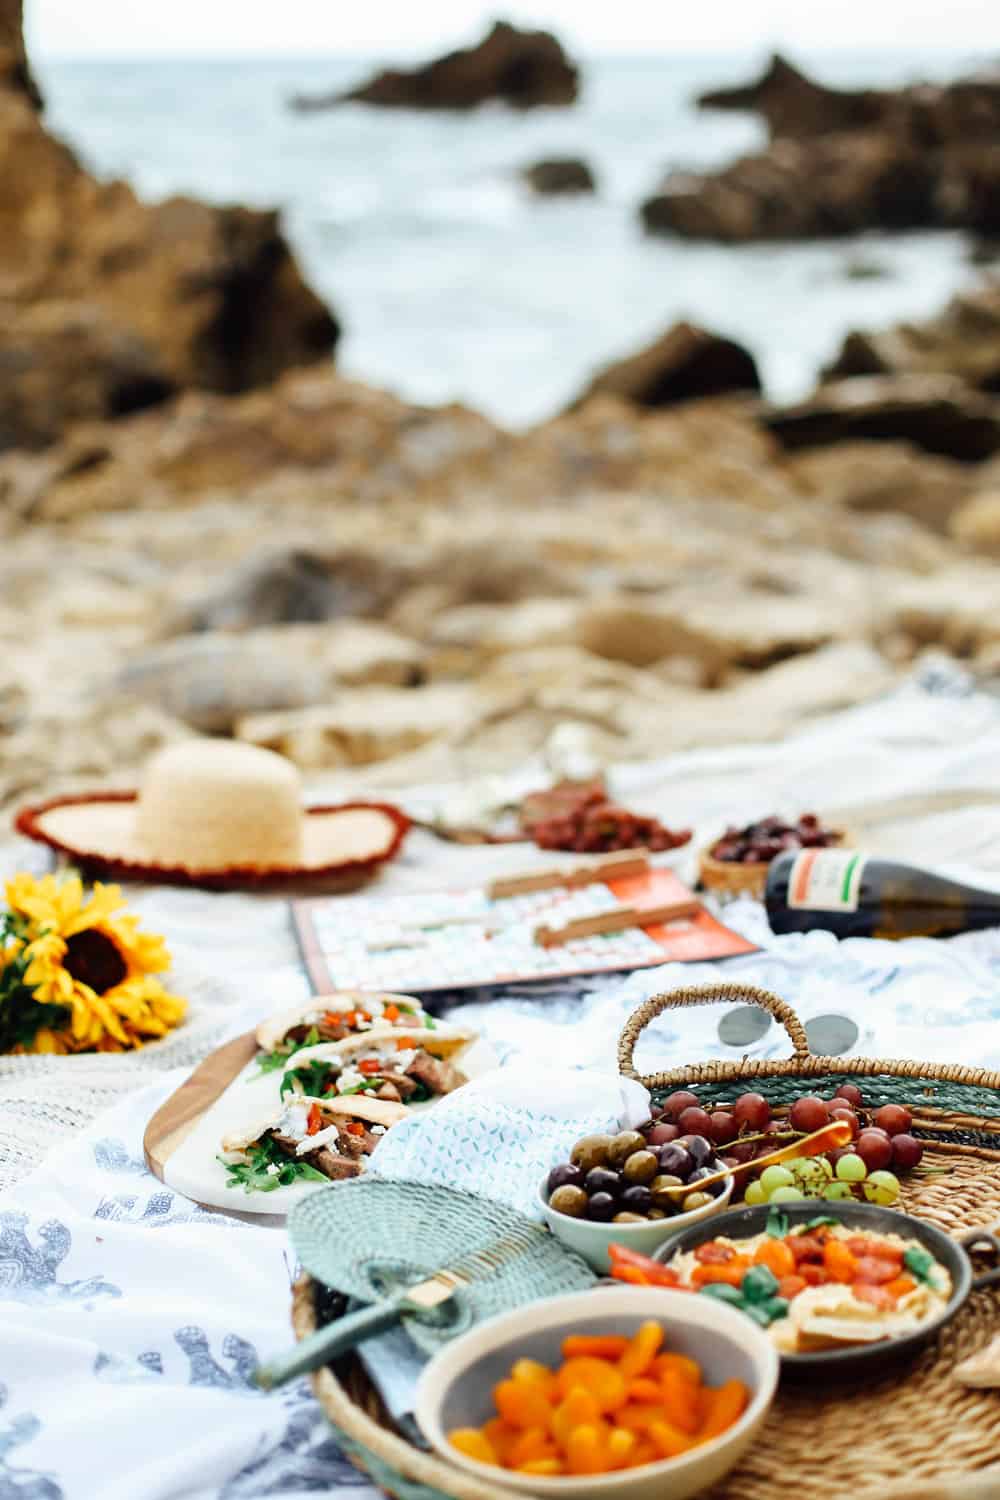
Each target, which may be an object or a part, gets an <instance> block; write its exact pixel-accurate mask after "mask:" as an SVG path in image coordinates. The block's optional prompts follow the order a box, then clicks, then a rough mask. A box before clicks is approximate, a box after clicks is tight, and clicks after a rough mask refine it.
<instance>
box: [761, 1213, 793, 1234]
mask: <svg viewBox="0 0 1000 1500" xmlns="http://www.w3.org/2000/svg"><path fill="white" fill-rule="evenodd" d="M764 1228H765V1229H766V1230H767V1232H768V1234H769V1235H771V1236H772V1237H773V1238H774V1239H776V1240H782V1239H784V1237H785V1235H786V1234H787V1233H788V1215H787V1214H783V1213H782V1212H781V1209H780V1208H772V1209H770V1211H769V1212H768V1215H767V1223H766V1224H765V1225H764Z"/></svg>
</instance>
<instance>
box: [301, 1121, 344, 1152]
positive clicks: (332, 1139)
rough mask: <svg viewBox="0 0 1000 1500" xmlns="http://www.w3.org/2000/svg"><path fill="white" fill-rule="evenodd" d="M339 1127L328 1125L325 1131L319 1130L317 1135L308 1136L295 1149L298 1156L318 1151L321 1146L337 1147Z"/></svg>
mask: <svg viewBox="0 0 1000 1500" xmlns="http://www.w3.org/2000/svg"><path fill="white" fill-rule="evenodd" d="M336 1144H337V1126H336V1125H327V1126H326V1127H325V1128H324V1129H323V1130H317V1132H316V1134H315V1135H307V1136H306V1138H305V1140H304V1141H299V1144H298V1145H297V1146H296V1148H295V1155H296V1156H304V1155H305V1154H306V1152H307V1151H318V1150H319V1148H320V1146H336Z"/></svg>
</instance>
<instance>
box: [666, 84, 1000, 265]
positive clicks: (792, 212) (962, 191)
mask: <svg viewBox="0 0 1000 1500" xmlns="http://www.w3.org/2000/svg"><path fill="white" fill-rule="evenodd" d="M699 103H701V104H703V105H706V106H710V107H712V108H716V109H719V108H722V109H753V110H756V111H758V112H760V113H761V114H762V115H763V116H764V118H765V119H766V120H767V122H768V125H769V127H770V131H771V136H772V141H771V145H770V146H769V148H768V149H767V150H766V151H763V152H760V153H758V154H756V155H753V156H746V157H743V158H741V159H740V160H739V161H736V162H734V163H732V164H731V165H730V166H728V167H725V168H723V169H722V170H721V171H718V172H707V173H692V172H681V171H674V172H672V173H670V174H669V175H668V176H667V177H666V179H665V180H664V181H663V183H662V184H661V186H660V187H659V189H658V190H657V192H656V193H655V194H653V196H652V197H651V198H649V199H647V200H646V202H645V203H643V204H642V206H641V210H640V213H641V217H642V221H643V224H644V225H645V228H646V229H647V231H649V232H650V233H653V234H678V235H684V236H688V237H692V238H697V239H715V240H725V241H733V242H739V241H745V240H759V239H804V238H814V237H827V236H831V235H845V234H856V233H859V232H860V231H862V230H865V229H884V230H899V229H917V228H951V229H956V228H957V229H969V230H972V231H974V232H976V233H977V234H982V235H989V234H991V233H994V232H996V229H997V227H998V225H1000V149H998V148H1000V72H998V73H997V74H995V75H992V74H991V75H985V74H984V75H981V76H978V77H973V78H968V79H963V80H960V81H959V82H957V83H954V84H948V85H934V86H932V85H916V86H913V87H911V88H905V89H899V90H877V89H865V90H840V89H829V88H826V87H825V86H824V85H822V84H818V83H814V82H813V81H812V79H810V78H807V77H806V76H805V74H803V73H801V72H799V71H798V69H796V68H795V67H793V66H792V65H791V64H790V63H788V62H787V61H786V60H785V59H784V58H781V57H775V58H773V59H772V61H771V64H770V67H769V68H768V69H767V71H766V72H765V74H764V75H763V77H762V78H760V79H759V80H758V81H757V82H755V83H753V84H750V85H748V86H746V87H744V88H737V89H722V90H716V91H713V92H711V93H709V94H704V95H702V96H701V99H700V100H699Z"/></svg>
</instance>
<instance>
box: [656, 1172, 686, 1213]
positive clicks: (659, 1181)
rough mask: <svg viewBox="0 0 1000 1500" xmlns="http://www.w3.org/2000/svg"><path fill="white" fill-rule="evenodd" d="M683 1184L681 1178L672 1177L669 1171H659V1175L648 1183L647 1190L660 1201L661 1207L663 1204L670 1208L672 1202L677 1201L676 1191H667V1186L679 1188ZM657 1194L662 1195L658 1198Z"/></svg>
mask: <svg viewBox="0 0 1000 1500" xmlns="http://www.w3.org/2000/svg"><path fill="white" fill-rule="evenodd" d="M683 1186H684V1180H683V1178H681V1177H674V1176H673V1175H672V1174H671V1173H669V1172H661V1173H660V1175H659V1176H658V1177H654V1178H653V1180H652V1182H651V1183H650V1184H649V1191H650V1192H651V1193H652V1195H653V1198H654V1199H656V1200H657V1201H658V1202H659V1203H660V1207H661V1208H662V1207H664V1206H665V1207H667V1208H670V1207H671V1205H672V1204H674V1203H676V1202H677V1201H678V1198H677V1194H676V1193H668V1192H667V1188H679V1187H683ZM657 1194H661V1195H662V1197H661V1198H659V1199H658V1198H657Z"/></svg>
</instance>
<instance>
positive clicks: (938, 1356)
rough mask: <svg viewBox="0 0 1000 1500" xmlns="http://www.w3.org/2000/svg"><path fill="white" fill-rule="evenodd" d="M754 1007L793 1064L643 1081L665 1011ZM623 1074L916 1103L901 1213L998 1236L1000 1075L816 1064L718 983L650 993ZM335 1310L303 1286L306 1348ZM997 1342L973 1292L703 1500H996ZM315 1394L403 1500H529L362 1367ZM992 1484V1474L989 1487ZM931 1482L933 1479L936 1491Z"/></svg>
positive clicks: (712, 1095) (788, 1421)
mask: <svg viewBox="0 0 1000 1500" xmlns="http://www.w3.org/2000/svg"><path fill="white" fill-rule="evenodd" d="M720 1002H721V1003H727V1004H745V1005H756V1006H760V1007H762V1008H763V1009H764V1010H766V1011H768V1012H769V1013H770V1014H771V1015H772V1016H773V1017H774V1019H775V1020H777V1021H778V1022H780V1024H781V1025H782V1026H783V1027H784V1028H785V1030H786V1031H787V1033H788V1035H789V1038H790V1040H791V1044H792V1056H791V1057H790V1058H788V1059H786V1060H764V1059H762V1060H751V1059H748V1058H744V1059H742V1060H741V1061H739V1062H709V1063H703V1064H697V1065H692V1066H688V1067H683V1068H677V1069H673V1070H671V1071H667V1072H660V1073H653V1074H648V1075H642V1074H640V1073H639V1072H638V1071H637V1070H636V1067H635V1056H634V1054H635V1047H636V1043H637V1041H638V1039H639V1037H640V1035H641V1033H642V1031H643V1030H644V1029H645V1027H646V1026H647V1025H649V1023H650V1022H651V1021H652V1020H653V1019H654V1018H655V1017H656V1016H658V1015H660V1014H661V1013H662V1012H663V1011H665V1010H675V1009H678V1008H681V1007H685V1006H692V1005H707V1004H716V1003H720ZM618 1062H619V1067H620V1070H621V1072H622V1073H623V1074H625V1075H626V1076H627V1077H629V1078H638V1079H639V1080H640V1081H641V1082H642V1083H644V1084H645V1085H646V1086H647V1088H649V1089H650V1090H651V1092H652V1093H653V1095H654V1097H657V1096H660V1095H662V1094H663V1093H665V1092H666V1091H668V1090H670V1089H673V1088H678V1087H680V1086H683V1087H685V1088H689V1089H691V1090H692V1092H693V1093H695V1094H697V1095H698V1097H699V1098H700V1099H701V1100H702V1101H703V1102H704V1103H706V1104H712V1105H714V1104H716V1103H724V1102H731V1101H732V1100H733V1099H734V1098H735V1097H736V1096H737V1095H738V1094H740V1093H742V1092H745V1091H747V1090H749V1089H752V1090H754V1091H755V1092H757V1093H760V1094H763V1095H764V1097H765V1098H766V1099H767V1100H768V1102H769V1103H770V1104H771V1107H772V1109H773V1110H774V1112H775V1113H776V1114H779V1115H780V1114H781V1113H782V1112H783V1111H784V1110H786V1109H787V1108H788V1106H789V1105H790V1104H791V1102H792V1100H793V1099H795V1098H796V1097H797V1096H798V1095H799V1094H801V1093H803V1092H804V1091H812V1090H815V1091H817V1092H822V1093H828V1092H829V1091H830V1090H831V1089H835V1088H836V1087H837V1086H838V1085H839V1084H841V1083H846V1082H848V1081H857V1080H859V1079H863V1080H865V1082H864V1085H863V1087H864V1094H865V1105H866V1107H877V1106H878V1105H880V1104H888V1103H905V1104H906V1105H907V1107H908V1108H909V1109H910V1110H911V1111H912V1112H913V1117H914V1130H915V1131H916V1133H917V1134H918V1135H919V1136H920V1137H921V1138H922V1139H923V1141H924V1147H925V1152H924V1159H923V1161H922V1162H921V1164H920V1166H919V1167H918V1168H917V1169H916V1170H915V1171H914V1172H913V1173H911V1174H909V1175H908V1176H907V1177H906V1178H904V1179H903V1206H904V1207H905V1208H906V1209H907V1211H908V1212H910V1213H914V1214H916V1215H918V1216H919V1217H920V1218H923V1219H927V1220H929V1221H930V1222H931V1223H933V1224H936V1225H937V1226H938V1228H940V1229H943V1230H944V1231H945V1232H946V1233H948V1234H953V1235H959V1234H961V1233H963V1232H964V1231H966V1230H968V1229H973V1228H977V1227H983V1226H986V1227H990V1226H993V1225H995V1224H997V1223H1000V1073H991V1072H987V1071H986V1070H985V1069H982V1068H967V1067H962V1066H952V1065H947V1064H935V1063H920V1062H894V1061H884V1060H882V1059H878V1058H861V1057H855V1058H840V1057H814V1056H812V1055H811V1054H810V1052H809V1047H808V1043H807V1041H806V1035H805V1032H804V1030H803V1028H802V1025H801V1022H800V1021H799V1019H798V1017H797V1016H796V1015H795V1012H794V1011H793V1010H792V1009H791V1007H790V1006H789V1005H787V1004H786V1003H785V1002H784V1001H783V1000H780V999H779V998H778V997H777V996H776V995H772V994H771V993H770V992H769V991H767V990H760V989H756V988H754V987H753V986H750V985H740V984H721V985H711V986H707V987H705V988H701V989H682V990H675V991H674V992H672V993H671V994H665V995H654V996H653V997H652V999H650V1000H647V1001H646V1002H645V1003H644V1004H643V1005H641V1006H639V1008H638V1009H637V1010H636V1011H635V1012H634V1014H633V1015H632V1016H631V1017H630V1019H629V1020H628V1022H627V1023H626V1025H625V1027H624V1029H623V1031H622V1034H621V1037H620V1039H619V1043H618ZM338 1312H339V1310H338V1309H337V1308H336V1307H335V1306H333V1305H332V1304H331V1302H330V1294H329V1293H327V1292H326V1291H325V1289H324V1288H322V1287H319V1286H317V1284H316V1283H315V1282H313V1281H311V1280H310V1279H309V1278H308V1277H302V1278H300V1280H299V1281H298V1282H297V1283H296V1286H295V1289H294V1296H293V1305H292V1323H293V1327H294V1329H295V1332H296V1335H297V1336H298V1337H299V1338H305V1337H306V1336H307V1335H308V1334H309V1333H311V1332H312V1331H313V1330H314V1329H315V1328H316V1327H318V1326H321V1325H322V1324H323V1323H325V1322H328V1321H330V1318H331V1317H333V1316H337V1315H338ZM997 1332H1000V1298H998V1297H997V1296H996V1294H994V1293H991V1292H989V1291H980V1292H974V1293H973V1294H972V1295H971V1296H970V1298H969V1300H968V1301H967V1302H966V1303H965V1305H964V1306H963V1307H962V1309H961V1310H960V1312H959V1313H958V1314H957V1315H956V1316H955V1317H954V1318H953V1319H952V1320H951V1322H950V1323H948V1324H947V1325H946V1327H945V1328H944V1329H943V1330H942V1332H941V1335H940V1336H939V1338H938V1340H937V1341H936V1342H935V1343H934V1344H932V1345H931V1346H930V1347H928V1348H927V1349H925V1350H924V1351H923V1352H922V1353H921V1354H920V1355H919V1356H918V1357H917V1358H916V1359H915V1360H914V1361H913V1363H912V1364H911V1365H909V1366H907V1367H906V1368H905V1369H902V1370H899V1369H896V1370H892V1371H890V1372H888V1373H884V1374H881V1375H879V1376H877V1377H876V1378H874V1379H872V1378H868V1379H866V1380H864V1382H863V1383H862V1384H860V1385H858V1386H852V1385H846V1386H843V1385H842V1386H839V1387H838V1386H835V1385H833V1384H832V1383H830V1384H829V1385H824V1387H823V1389H821V1390H820V1389H815V1388H810V1387H808V1386H803V1385H793V1386H790V1387H787V1388H786V1387H785V1386H782V1387H781V1388H780V1390H779V1393H778V1397H777V1400H776V1402H775V1404H774V1407H773V1408H772V1411H771V1413H770V1415H769V1417H768V1421H767V1425H766V1427H765V1428H764V1430H763V1432H762V1433H761V1435H760V1438H759V1440H758V1441H757V1442H756V1443H755V1444H754V1445H753V1448H752V1450H751V1451H750V1452H749V1453H748V1454H747V1455H745V1456H744V1458H743V1459H742V1461H741V1462H740V1464H739V1466H738V1467H737V1468H736V1469H734V1470H733V1472H732V1473H731V1474H729V1475H728V1476H727V1477H726V1478H725V1479H724V1480H722V1481H721V1483H720V1484H718V1485H716V1486H715V1487H713V1489H712V1490H711V1491H710V1492H709V1495H708V1496H706V1500H787V1497H788V1495H789V1493H792V1494H802V1495H807V1494H808V1495H833V1494H835V1493H838V1492H839V1491H840V1490H841V1489H843V1490H844V1491H845V1492H848V1491H849V1492H850V1493H851V1495H852V1500H925V1496H926V1500H966V1497H968V1500H972V1497H973V1496H975V1497H976V1500H997V1497H1000V1468H997V1469H994V1468H992V1467H989V1466H991V1465H995V1464H997V1463H998V1462H1000V1391H989V1390H969V1389H967V1388H966V1387H964V1386H962V1385H960V1384H959V1383H958V1382H957V1381H956V1380H955V1379H954V1378H953V1376H952V1373H951V1372H952V1370H953V1368H954V1366H955V1365H956V1364H957V1363H958V1362H959V1361H960V1360H962V1359H964V1358H965V1357H966V1356H967V1355H969V1354H972V1353H974V1352H975V1351H976V1350H978V1349H979V1348H981V1347H982V1345H983V1344H985V1343H986V1342H987V1341H988V1339H989V1338H990V1337H991V1336H992V1335H994V1334H996V1333H997ZM311 1378H312V1382H313V1389H314V1390H315V1392H316V1396H317V1398H318V1400H319V1401H320V1403H321V1404H322V1406H323V1409H324V1410H325V1412H326V1414H327V1416H328V1417H329V1419H330V1421H331V1422H332V1424H333V1426H334V1427H335V1428H336V1430H337V1434H338V1437H339V1440H340V1442H341V1445H342V1447H343V1448H344V1451H345V1453H346V1454H347V1455H348V1457H349V1458H350V1459H351V1460H352V1461H353V1462H354V1463H355V1464H356V1465H357V1466H358V1467H359V1468H361V1469H363V1470H364V1472H365V1473H367V1474H368V1475H369V1476H370V1478H371V1479H372V1480H373V1481H374V1483H375V1484H377V1485H378V1486H379V1487H380V1488H381V1489H383V1490H384V1491H385V1492H386V1493H387V1494H389V1495H394V1496H396V1497H398V1500H449V1497H450V1500H523V1496H518V1494H517V1492H516V1491H514V1490H511V1489H508V1488H506V1487H505V1486H504V1485H503V1484H502V1483H497V1484H488V1483H483V1482H482V1481H480V1480H476V1479H472V1478H471V1477H469V1476H467V1475H465V1474H463V1473H462V1472H461V1471H460V1470H459V1469H457V1468H453V1467H452V1466H451V1465H450V1464H447V1463H445V1462H444V1461H443V1460H441V1459H439V1458H438V1457H436V1456H435V1455H433V1454H429V1453H426V1452H424V1451H422V1450H421V1449H419V1448H417V1447H415V1446H414V1445H413V1444H412V1443H410V1442H408V1441H407V1440H406V1438H405V1437H404V1436H403V1435H402V1434H401V1433H400V1432H399V1431H398V1430H397V1429H396V1428H395V1427H394V1425H393V1423H392V1421H391V1419H390V1418H389V1416H388V1414H387V1413H386V1411H385V1409H384V1407H383V1405H382V1403H381V1400H380V1398H379V1396H378V1393H377V1392H376V1391H375V1389H374V1388H373V1386H372V1385H371V1384H370V1382H369V1381H368V1379H367V1376H366V1375H365V1373H364V1370H363V1367H362V1366H361V1364H360V1362H359V1361H358V1360H357V1359H356V1358H354V1357H353V1356H349V1357H348V1358H346V1359H345V1360H343V1361H341V1362H340V1363H338V1364H337V1365H336V1366H335V1367H327V1368H325V1369H322V1370H318V1371H316V1372H315V1373H314V1374H313V1376H312V1377H311ZM987 1470H988V1473H987ZM921 1481H938V1483H936V1484H934V1486H933V1488H928V1489H927V1490H926V1491H925V1490H924V1488H923V1485H922V1484H921V1483H920V1482H921Z"/></svg>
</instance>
